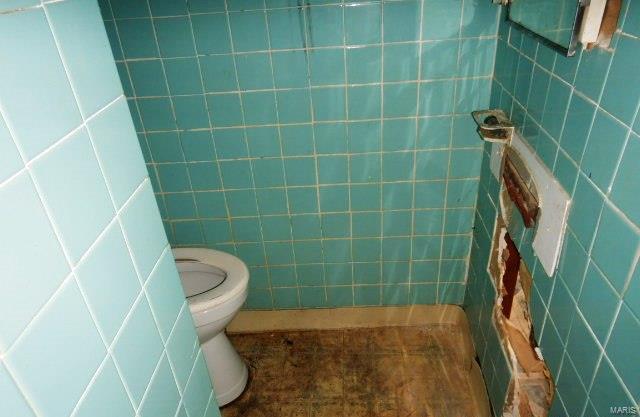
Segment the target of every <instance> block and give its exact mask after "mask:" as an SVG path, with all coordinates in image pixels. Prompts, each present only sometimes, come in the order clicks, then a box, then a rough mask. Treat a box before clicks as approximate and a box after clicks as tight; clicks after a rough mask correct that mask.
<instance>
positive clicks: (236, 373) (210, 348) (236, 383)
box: [201, 331, 249, 407]
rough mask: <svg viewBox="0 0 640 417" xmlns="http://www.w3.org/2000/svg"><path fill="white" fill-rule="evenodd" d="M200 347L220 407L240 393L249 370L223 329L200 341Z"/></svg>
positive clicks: (245, 382)
mask: <svg viewBox="0 0 640 417" xmlns="http://www.w3.org/2000/svg"><path fill="white" fill-rule="evenodd" d="M201 349H202V353H203V354H204V358H205V361H206V362H207V367H208V368H209V376H210V377H211V381H213V389H214V392H215V394H216V400H217V401H218V406H219V407H222V406H223V405H225V404H228V403H230V402H231V401H233V400H235V399H236V398H238V397H239V396H240V394H242V392H243V391H244V389H245V387H246V386H247V380H248V378H249V370H248V369H247V365H246V364H245V363H244V361H243V360H242V358H240V355H238V352H236V349H235V348H234V347H233V345H232V344H231V342H230V341H229V338H227V335H226V334H225V333H224V331H222V332H220V333H219V334H218V335H216V336H215V337H213V338H212V339H209V340H207V341H206V342H204V343H202V345H201Z"/></svg>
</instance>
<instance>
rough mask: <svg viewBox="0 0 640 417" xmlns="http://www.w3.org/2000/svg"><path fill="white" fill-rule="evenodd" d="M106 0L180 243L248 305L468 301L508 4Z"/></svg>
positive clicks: (163, 202)
mask: <svg viewBox="0 0 640 417" xmlns="http://www.w3.org/2000/svg"><path fill="white" fill-rule="evenodd" d="M104 3H105V5H106V7H105V8H104V10H103V17H104V19H105V25H106V27H107V29H108V30H109V33H110V35H111V42H112V47H113V50H114V55H115V57H116V60H117V61H116V62H117V65H118V68H119V70H120V75H121V77H122V79H123V84H124V85H125V93H126V95H127V97H128V98H129V105H130V107H131V111H132V114H133V117H134V121H135V123H136V127H137V130H138V133H139V136H140V140H141V143H142V146H143V150H144V153H145V159H146V161H147V167H148V168H149V171H150V173H151V179H152V183H153V187H154V191H155V193H156V197H157V199H158V202H159V205H160V209H161V212H162V216H163V220H164V221H165V226H166V230H167V234H168V235H169V239H170V242H171V244H172V245H173V246H205V247H211V248H216V249H220V250H224V251H227V252H230V253H233V254H235V255H237V256H239V257H240V258H241V259H243V260H244V261H245V262H246V263H247V264H248V265H249V266H250V269H251V280H250V286H251V288H250V291H249V297H248V301H247V305H246V307H247V308H250V309H272V308H275V309H280V308H307V307H309V308H312V307H333V306H351V305H391V304H411V303H426V304H432V303H460V302H462V297H463V293H464V287H465V276H466V272H465V271H466V269H467V262H468V255H469V248H470V243H471V228H472V223H473V211H474V206H475V200H476V199H475V195H476V192H477V187H478V173H479V168H480V160H481V143H480V141H478V140H477V138H476V136H475V133H474V127H473V124H472V122H471V119H470V116H469V112H470V111H471V110H473V109H475V108H477V107H486V106H488V104H489V93H490V84H491V74H492V68H493V62H494V55H495V46H496V31H497V23H498V21H497V17H498V16H497V13H498V11H499V8H498V7H497V6H494V5H492V4H491V3H490V2H488V1H484V0H464V1H462V0H454V1H451V0H446V1H442V0H398V1H384V2H380V1H362V2H351V1H345V2H342V1H339V0H337V1H315V0H310V1H305V2H295V1H262V0H259V1H251V2H239V1H232V0H229V1H226V2H225V1H222V0H208V1H186V2H185V1H171V2H169V1H160V0H150V1H149V4H147V2H146V0H143V1H134V2H130V1H126V2H125V1H119V0H110V5H109V4H107V3H108V2H107V1H106V0H105V2H104ZM109 6H110V7H109Z"/></svg>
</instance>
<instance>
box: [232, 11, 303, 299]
mask: <svg viewBox="0 0 640 417" xmlns="http://www.w3.org/2000/svg"><path fill="white" fill-rule="evenodd" d="M224 9H225V17H226V20H227V27H228V28H229V44H230V46H231V52H232V53H234V52H235V43H234V40H233V31H232V30H231V20H230V16H229V4H228V1H227V0H224ZM233 71H234V74H235V79H236V87H237V88H238V90H240V78H239V77H238V64H237V59H236V56H235V55H234V56H233ZM238 100H239V102H240V113H241V116H242V125H243V126H246V113H245V109H244V100H243V99H242V94H239V93H238ZM243 137H244V141H245V149H246V151H247V155H250V154H251V152H250V149H249V141H248V139H247V130H246V128H245V129H244V131H243ZM249 172H250V174H251V184H252V189H254V190H255V189H256V180H255V173H254V172H253V166H252V164H249ZM220 180H221V181H224V180H223V179H222V177H221V178H220ZM254 202H255V205H256V208H257V209H258V210H259V204H258V197H257V195H256V194H255V191H254ZM230 214H231V213H229V215H230ZM259 230H260V237H261V240H262V241H264V229H263V227H262V223H260V229H259ZM234 240H235V237H234ZM262 254H263V256H264V266H265V267H266V273H267V280H268V282H269V286H270V287H272V285H271V270H270V268H269V258H268V256H267V248H266V246H265V245H262ZM270 292H271V302H272V305H275V303H274V298H273V291H270ZM298 301H299V300H298Z"/></svg>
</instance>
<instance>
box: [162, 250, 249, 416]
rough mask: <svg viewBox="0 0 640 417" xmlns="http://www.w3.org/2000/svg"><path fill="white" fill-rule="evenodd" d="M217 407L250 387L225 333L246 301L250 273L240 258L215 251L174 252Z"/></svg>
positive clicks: (243, 369)
mask: <svg viewBox="0 0 640 417" xmlns="http://www.w3.org/2000/svg"><path fill="white" fill-rule="evenodd" d="M173 256H174V258H175V260H176V266H177V268H178V272H179V274H180V280H181V282H182V287H183V289H184V292H185V295H186V297H187V301H188V302H189V309H190V310H191V315H192V316H193V321H194V324H195V326H196V332H197V334H198V339H199V340H200V347H201V348H202V353H203V354H204V358H205V361H206V362H207V367H208V368H209V375H210V376H211V381H212V382H213V387H214V391H215V393H216V398H217V400H218V405H219V406H223V405H225V404H227V403H229V402H231V401H233V400H234V399H236V398H237V397H238V396H239V395H240V394H242V391H244V388H245V386H246V385H247V378H248V376H249V373H248V369H247V365H246V364H245V363H244V362H243V361H242V359H241V358H240V356H239V355H238V353H237V352H236V350H235V348H234V347H233V345H232V344H231V342H230V341H229V339H228V338H227V335H226V334H225V332H224V329H225V327H227V325H228V324H229V322H231V319H233V317H234V316H235V315H236V313H237V312H238V310H240V307H242V304H244V301H245V300H246V298H247V285H248V283H249V270H248V269H247V266H246V265H245V264H244V262H242V261H241V260H240V259H238V258H236V257H235V256H233V255H230V254H228V253H224V252H220V251H217V250H212V249H202V248H179V249H174V250H173Z"/></svg>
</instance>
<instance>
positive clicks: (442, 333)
mask: <svg viewBox="0 0 640 417" xmlns="http://www.w3.org/2000/svg"><path fill="white" fill-rule="evenodd" d="M459 332H460V329H459V328H458V327H457V326H452V325H434V326H429V327H381V328H371V329H348V330H322V331H297V332H291V331H288V332H277V333H252V334H236V335H230V338H231V341H232V342H233V344H234V345H235V346H236V348H237V349H238V351H239V352H240V355H241V356H243V357H244V358H245V359H246V361H247V363H248V364H249V371H250V380H249V385H248V388H247V390H246V391H245V392H244V394H243V395H242V396H241V397H240V398H238V399H237V400H236V401H234V402H233V403H231V404H229V405H227V406H226V407H224V408H223V409H222V416H223V417H240V416H242V417H245V416H246V417H249V416H251V417H258V416H260V417H272V416H273V417H302V416H304V417H342V416H344V417H360V416H362V417H364V416H366V417H370V416H371V417H374V416H380V417H405V416H415V417H476V414H477V413H476V411H475V410H476V409H475V406H474V404H475V402H474V399H473V398H472V394H471V393H472V392H473V390H472V389H471V386H470V384H471V379H470V378H469V372H468V370H466V369H464V366H463V365H462V363H463V360H462V358H461V355H462V353H461V352H462V349H461V346H460V341H461V337H460V334H459Z"/></svg>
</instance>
